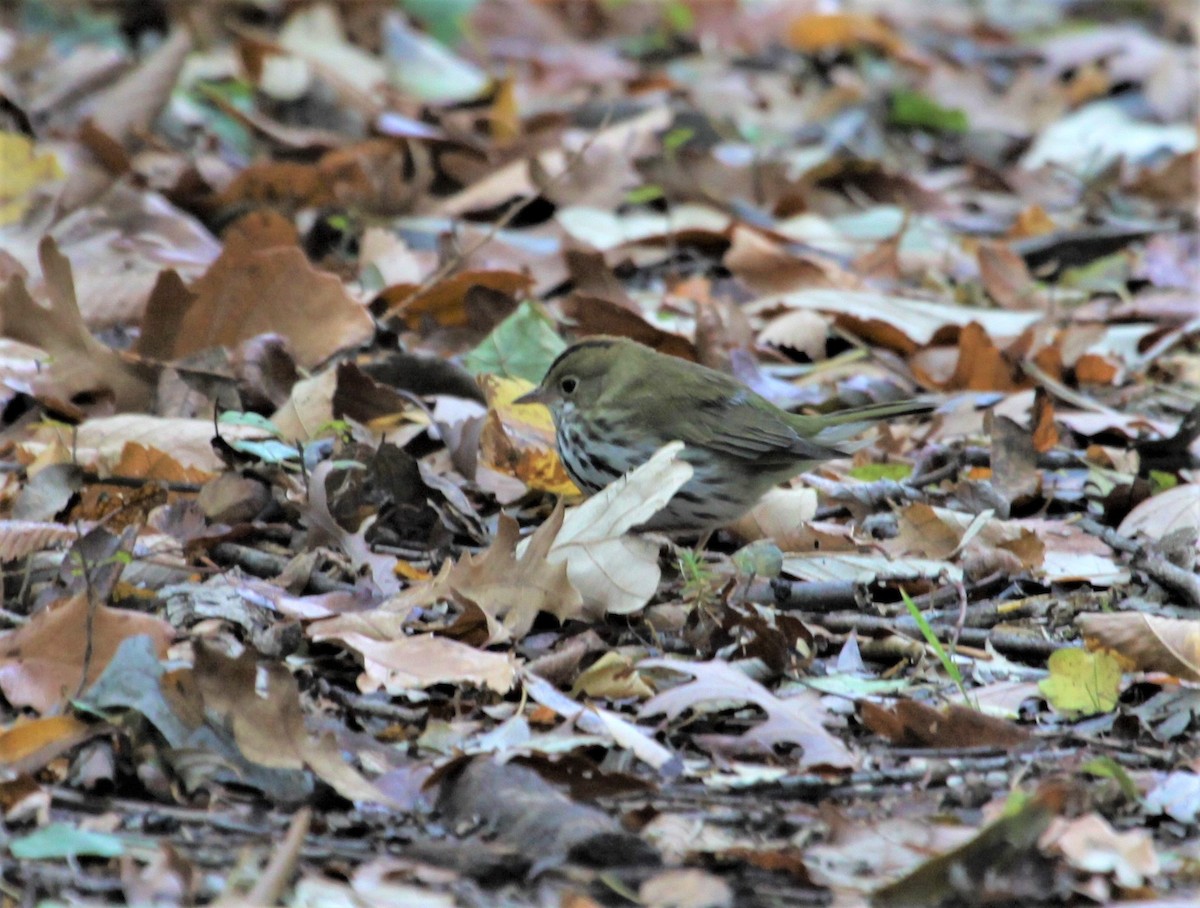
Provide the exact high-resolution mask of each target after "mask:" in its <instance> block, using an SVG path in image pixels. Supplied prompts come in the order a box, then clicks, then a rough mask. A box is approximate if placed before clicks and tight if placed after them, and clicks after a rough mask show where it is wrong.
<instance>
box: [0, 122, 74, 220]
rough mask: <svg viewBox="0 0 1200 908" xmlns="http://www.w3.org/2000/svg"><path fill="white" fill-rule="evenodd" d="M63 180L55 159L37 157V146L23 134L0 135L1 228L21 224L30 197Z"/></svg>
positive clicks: (40, 155) (49, 154) (1, 133)
mask: <svg viewBox="0 0 1200 908" xmlns="http://www.w3.org/2000/svg"><path fill="white" fill-rule="evenodd" d="M62 176H63V170H62V167H60V166H59V163H58V158H57V157H55V155H53V154H51V153H45V154H36V153H35V151H34V146H33V142H32V141H30V140H29V139H28V138H27V137H25V136H23V135H20V134H19V133H13V132H0V226H4V225H5V224H14V223H16V222H17V221H19V220H21V218H22V217H24V216H25V209H26V207H27V206H28V204H29V200H28V196H29V194H30V193H31V192H32V191H33V190H34V189H36V188H37V187H38V186H40V185H41V184H42V183H48V182H51V181H53V180H58V179H61V178H62Z"/></svg>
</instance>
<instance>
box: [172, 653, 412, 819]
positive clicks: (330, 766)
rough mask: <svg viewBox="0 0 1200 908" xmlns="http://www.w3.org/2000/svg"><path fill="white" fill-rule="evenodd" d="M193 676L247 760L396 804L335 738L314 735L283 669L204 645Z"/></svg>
mask: <svg viewBox="0 0 1200 908" xmlns="http://www.w3.org/2000/svg"><path fill="white" fill-rule="evenodd" d="M192 672H193V678H194V680H195V683H196V686H197V688H198V689H199V692H200V695H201V696H202V697H203V699H204V709H205V710H206V711H207V712H210V713H215V714H216V716H217V717H218V721H219V722H220V723H221V724H223V725H224V726H225V727H226V728H229V729H230V730H231V731H232V732H233V737H234V740H235V741H236V743H237V746H238V749H239V750H240V751H241V753H242V755H243V756H244V757H246V759H248V760H250V761H251V762H253V763H258V764H259V765H261V766H270V767H273V768H278V769H310V770H312V771H313V772H314V773H316V774H317V775H318V776H320V777H321V778H322V779H324V780H325V781H326V782H328V783H329V784H330V785H331V786H332V787H333V788H334V790H336V791H337V792H338V793H339V794H340V795H342V797H344V798H346V799H347V800H350V801H370V802H375V803H379V804H389V803H391V798H389V797H388V796H387V795H385V794H384V793H383V792H381V791H379V789H377V788H376V787H375V786H374V785H372V784H371V783H370V782H369V781H367V779H365V778H364V777H363V776H362V775H361V774H360V773H359V772H358V771H357V770H355V769H353V768H352V767H351V766H350V765H349V764H347V763H346V761H345V760H344V759H343V758H342V756H341V753H340V751H339V748H338V746H337V744H336V743H335V742H334V741H333V738H332V737H331V736H329V735H322V736H320V737H314V736H313V735H311V734H310V733H309V731H308V729H307V727H306V726H305V723H304V712H303V710H302V708H301V706H300V688H299V685H297V683H296V679H295V678H293V677H292V674H291V672H289V671H288V670H287V669H286V668H285V667H284V666H283V665H281V664H279V663H265V664H264V663H260V662H259V660H258V659H257V657H256V656H255V654H254V653H253V652H252V651H251V650H246V651H244V652H243V653H242V654H241V655H240V656H238V657H237V658H230V657H228V656H226V655H224V654H222V653H220V652H219V651H218V650H216V649H214V648H213V647H211V646H208V645H205V644H204V643H202V642H201V643H200V644H198V645H197V647H196V661H195V666H194V668H193V670H192Z"/></svg>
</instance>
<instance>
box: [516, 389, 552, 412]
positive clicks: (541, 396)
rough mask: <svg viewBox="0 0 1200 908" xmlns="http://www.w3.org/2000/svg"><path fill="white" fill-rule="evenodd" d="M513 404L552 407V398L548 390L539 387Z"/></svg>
mask: <svg viewBox="0 0 1200 908" xmlns="http://www.w3.org/2000/svg"><path fill="white" fill-rule="evenodd" d="M513 403H514V404H521V405H526V404H541V405H542V406H545V407H548V406H550V398H549V397H548V396H547V394H546V389H545V388H540V387H539V388H534V389H533V390H532V391H530V392H529V393H528V394H522V395H521V396H520V397H518V398H517V399H516V400H514V401H513Z"/></svg>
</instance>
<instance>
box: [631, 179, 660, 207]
mask: <svg viewBox="0 0 1200 908" xmlns="http://www.w3.org/2000/svg"><path fill="white" fill-rule="evenodd" d="M662 197H663V190H662V187H661V186H656V185H655V184H653V183H647V184H646V185H645V186H639V187H637V189H631V190H629V192H627V193H625V201H626V202H627V203H629V204H630V205H645V204H646V203H647V202H656V201H658V200H659V199H661V198H662Z"/></svg>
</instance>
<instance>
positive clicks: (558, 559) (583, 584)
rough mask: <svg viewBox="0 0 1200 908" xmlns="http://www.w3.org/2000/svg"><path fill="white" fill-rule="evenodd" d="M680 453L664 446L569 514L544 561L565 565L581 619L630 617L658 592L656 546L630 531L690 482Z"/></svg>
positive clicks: (689, 471) (689, 469) (675, 444)
mask: <svg viewBox="0 0 1200 908" xmlns="http://www.w3.org/2000/svg"><path fill="white" fill-rule="evenodd" d="M682 449H683V445H682V444H681V443H680V442H672V443H671V444H668V445H665V446H663V447H662V448H661V449H659V450H658V451H657V452H656V453H655V454H654V456H653V457H651V458H650V459H649V460H648V461H646V462H645V463H644V464H642V465H641V466H640V467H638V468H637V469H636V470H634V471H632V472H630V473H626V474H625V475H624V476H622V477H621V478H620V479H618V480H616V481H614V482H613V483H611V484H610V485H608V486H606V487H605V488H604V489H601V490H600V491H599V492H597V493H596V494H595V495H593V496H592V497H591V498H589V499H588V500H587V501H585V502H584V503H583V504H581V505H579V507H576V508H572V509H571V510H570V511H568V512H567V516H566V518H565V519H564V521H563V525H562V528H561V529H560V530H559V531H558V533H557V534H556V535H555V537H554V543H553V544H552V545H551V547H550V551H549V553H548V554H547V556H546V558H547V560H548V561H550V562H551V563H552V564H557V563H564V564H566V566H567V576H568V577H570V578H571V585H572V586H574V587H575V589H577V590H579V593H580V595H582V596H583V616H584V617H586V618H591V619H597V618H600V617H601V616H603V615H606V614H607V615H629V614H632V613H634V612H636V611H638V610H639V609H641V608H642V607H643V606H645V604H646V603H647V602H649V601H650V597H651V596H653V595H654V592H655V590H657V589H658V581H659V579H660V578H661V576H662V570H661V568H660V567H659V564H658V543H656V542H653V541H652V540H649V539H646V538H644V537H643V536H640V535H638V534H636V533H630V532H629V531H630V530H631V529H632V528H633V527H635V526H638V525H639V524H642V523H645V522H646V521H647V520H649V519H650V518H651V517H653V516H654V515H655V514H656V513H658V512H659V511H660V510H661V509H662V508H663V507H664V506H665V505H666V504H667V502H668V501H670V500H671V497H672V496H673V495H674V494H675V493H676V492H677V491H678V490H679V488H680V487H681V486H682V485H683V484H684V483H685V482H687V481H688V479H690V478H691V476H692V467H691V465H690V464H688V463H686V462H684V461H683V460H679V459H677V457H678V454H679V452H680V451H681V450H682ZM530 543H531V540H530V541H526V542H524V543H522V546H526V545H529V544H530ZM520 554H521V549H518V556H519V555H520Z"/></svg>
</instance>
